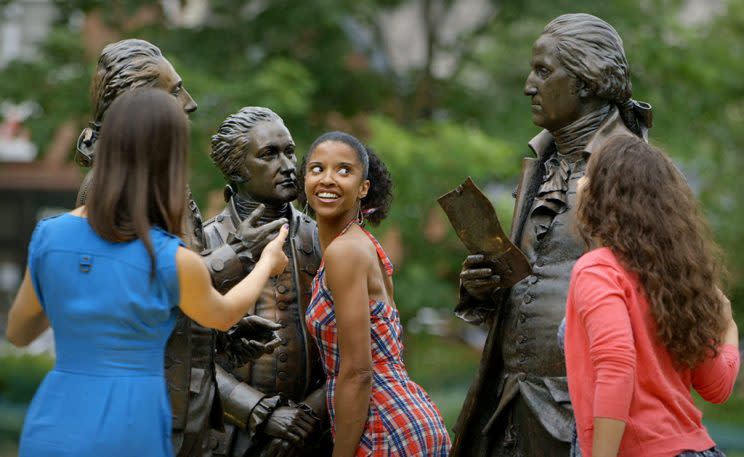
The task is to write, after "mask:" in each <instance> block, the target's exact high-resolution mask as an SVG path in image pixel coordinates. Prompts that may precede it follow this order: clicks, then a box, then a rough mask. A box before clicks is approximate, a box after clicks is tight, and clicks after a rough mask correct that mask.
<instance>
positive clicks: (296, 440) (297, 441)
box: [284, 429, 304, 449]
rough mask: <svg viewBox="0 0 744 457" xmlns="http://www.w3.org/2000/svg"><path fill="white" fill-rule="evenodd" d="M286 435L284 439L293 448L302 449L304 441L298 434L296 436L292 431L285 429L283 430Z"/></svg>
mask: <svg viewBox="0 0 744 457" xmlns="http://www.w3.org/2000/svg"><path fill="white" fill-rule="evenodd" d="M285 431H286V433H285V435H284V437H285V438H286V439H287V441H289V442H290V443H291V444H292V445H293V446H297V447H298V448H300V449H302V447H303V445H304V440H303V439H302V437H301V436H300V435H298V434H296V433H295V432H294V431H293V430H290V429H287V430H285Z"/></svg>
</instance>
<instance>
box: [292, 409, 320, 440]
mask: <svg viewBox="0 0 744 457" xmlns="http://www.w3.org/2000/svg"><path fill="white" fill-rule="evenodd" d="M294 424H295V426H296V427H297V428H298V429H299V430H301V431H302V433H298V434H301V435H302V436H307V435H309V434H310V432H312V431H313V429H314V428H315V420H314V419H313V418H312V417H310V415H309V414H300V417H299V418H298V420H296V421H294ZM295 433H297V430H296V431H295Z"/></svg>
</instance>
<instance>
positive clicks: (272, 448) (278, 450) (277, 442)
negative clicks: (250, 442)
mask: <svg viewBox="0 0 744 457" xmlns="http://www.w3.org/2000/svg"><path fill="white" fill-rule="evenodd" d="M298 453H299V450H298V449H297V448H296V447H294V446H292V444H290V442H289V441H287V440H283V439H281V438H273V439H272V440H271V441H269V444H267V445H266V446H264V448H263V451H261V455H260V457H294V456H296V455H297V454H298Z"/></svg>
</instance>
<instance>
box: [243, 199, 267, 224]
mask: <svg viewBox="0 0 744 457" xmlns="http://www.w3.org/2000/svg"><path fill="white" fill-rule="evenodd" d="M264 211H266V205H264V204H263V203H261V204H260V205H258V207H257V208H256V209H254V210H253V211H251V214H249V215H248V217H247V218H246V219H245V222H246V223H247V224H248V225H250V226H251V227H255V226H256V222H258V219H259V218H260V217H261V216H262V215H263V213H264Z"/></svg>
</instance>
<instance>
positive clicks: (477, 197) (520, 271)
mask: <svg viewBox="0 0 744 457" xmlns="http://www.w3.org/2000/svg"><path fill="white" fill-rule="evenodd" d="M437 201H438V202H439V206H441V207H442V209H443V210H444V212H445V213H446V214H447V217H448V218H449V220H450V223H451V224H452V227H454V229H455V232H456V233H457V236H458V237H459V238H460V240H461V241H462V243H463V244H464V245H465V247H466V248H467V249H468V251H470V253H471V254H484V255H485V257H486V261H487V262H488V263H490V264H493V269H494V273H496V274H500V275H501V284H500V286H501V287H504V288H506V287H511V286H513V285H514V284H516V283H517V282H519V281H521V280H522V279H524V278H525V277H527V276H529V275H530V274H532V268H531V267H530V264H529V262H528V261H527V258H526V257H525V255H524V254H523V253H522V251H520V250H519V248H517V247H516V246H515V245H514V243H512V242H511V240H510V239H509V236H508V235H507V234H506V233H504V230H503V229H502V228H501V223H500V222H499V218H498V217H497V216H496V211H495V210H494V209H493V205H491V202H490V201H489V200H488V198H487V197H486V196H485V195H483V192H481V190H480V189H478V186H476V185H475V183H474V182H473V180H472V179H470V177H468V178H467V179H466V180H465V182H464V183H462V184H461V185H459V186H457V187H456V188H454V189H453V190H452V191H450V192H449V193H447V194H444V195H442V196H441V197H439V199H438V200H437Z"/></svg>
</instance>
